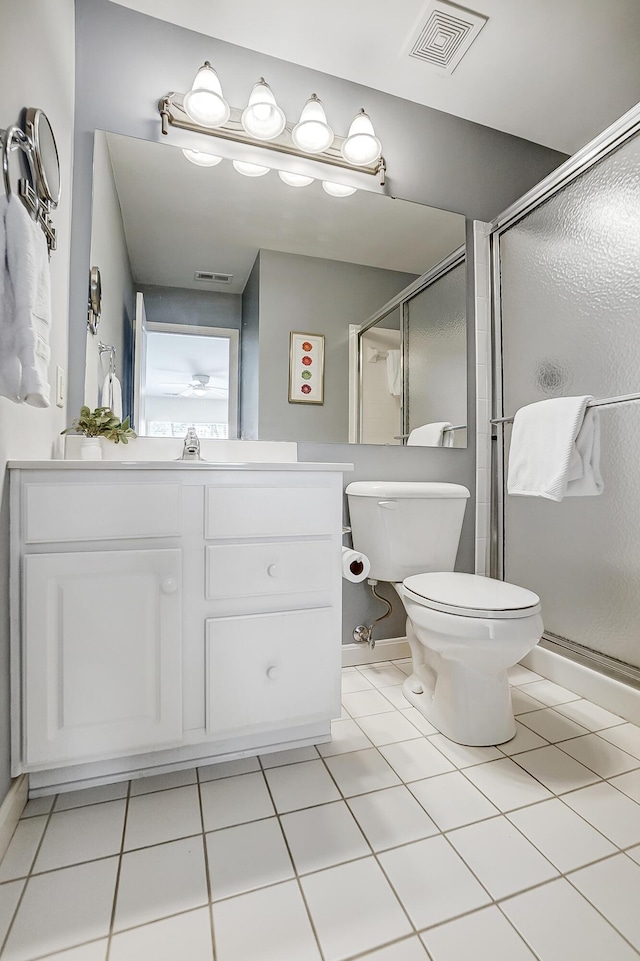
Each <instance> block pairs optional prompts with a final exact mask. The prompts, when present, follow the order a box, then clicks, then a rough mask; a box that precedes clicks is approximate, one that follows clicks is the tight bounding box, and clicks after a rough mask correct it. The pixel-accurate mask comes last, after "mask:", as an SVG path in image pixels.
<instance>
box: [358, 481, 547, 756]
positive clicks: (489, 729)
mask: <svg viewBox="0 0 640 961" xmlns="http://www.w3.org/2000/svg"><path fill="white" fill-rule="evenodd" d="M347 497H348V500H349V513H350V515H351V529H352V532H353V546H354V548H355V549H356V550H358V551H361V552H362V553H364V554H366V555H367V557H368V558H369V560H370V562H371V572H370V577H371V578H373V579H375V580H379V581H391V582H392V583H393V585H394V587H395V588H396V590H397V591H398V593H399V595H400V597H401V598H402V601H403V603H404V606H405V609H406V611H407V615H408V617H407V638H408V641H409V645H410V647H411V656H412V661H413V663H412V673H411V675H410V676H409V677H408V678H407V680H406V681H405V682H404V685H403V692H404V695H405V697H406V698H407V700H408V701H410V702H411V704H413V705H414V706H415V707H416V708H417V709H418V710H419V711H420V712H421V713H422V714H424V716H425V717H426V718H428V720H429V721H431V723H432V724H433V725H434V726H435V727H437V728H438V730H439V731H441V732H442V733H443V734H445V735H446V736H447V737H448V738H450V739H451V740H452V741H457V742H458V743H460V744H470V745H487V744H502V743H503V742H504V741H508V740H510V739H511V738H512V737H513V736H514V735H515V733H516V726H515V720H514V717H513V711H512V708H511V695H510V690H509V682H508V678H507V669H508V668H509V667H512V666H513V665H514V664H516V663H517V662H518V661H519V660H520V659H521V658H522V657H524V655H525V654H527V653H528V652H529V651H530V650H531V649H532V648H533V647H535V645H536V644H537V643H538V641H539V639H540V637H541V635H542V631H543V624H542V617H541V616H540V598H539V597H538V596H537V595H536V594H534V593H533V592H532V591H528V590H526V589H525V588H522V587H516V586H515V585H514V584H507V583H506V582H505V581H498V580H495V579H494V578H491V577H482V576H480V575H477V574H457V573H453V568H454V564H455V559H456V554H457V551H458V542H459V540H460V531H461V530H462V520H463V517H464V511H465V507H466V501H467V498H468V497H469V491H468V490H467V488H466V487H461V486H460V485H459V484H440V483H411V482H397V481H393V482H391V481H357V482H355V483H353V484H349V486H348V487H347Z"/></svg>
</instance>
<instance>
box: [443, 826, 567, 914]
mask: <svg viewBox="0 0 640 961" xmlns="http://www.w3.org/2000/svg"><path fill="white" fill-rule="evenodd" d="M448 838H449V840H450V841H451V843H452V844H453V846H454V847H455V849H456V850H457V852H458V854H460V856H461V857H462V858H463V859H464V861H465V862H466V863H467V864H468V865H469V867H470V868H471V870H472V871H473V873H474V874H475V875H476V877H477V878H478V879H479V880H480V881H481V882H482V884H484V886H485V888H486V889H487V890H488V891H489V893H490V894H491V895H492V897H493V898H495V899H496V900H499V899H500V898H506V897H507V896H508V895H510V894H516V893H517V892H518V891H524V890H525V889H526V888H530V887H533V886H534V885H535V884H541V883H542V882H543V881H550V880H551V878H555V877H557V875H558V871H557V869H556V868H554V867H553V865H552V864H550V863H549V861H547V859H546V858H545V857H543V855H542V854H540V852H539V851H537V850H536V849H535V848H534V846H533V845H532V844H530V843H529V841H527V839H526V838H524V837H523V836H522V834H520V832H519V831H517V830H516V829H515V827H514V826H513V824H511V822H510V821H508V820H507V818H506V817H504V816H501V817H497V818H491V819H490V820H488V821H480V822H479V823H478V824H470V825H469V826H468V827H465V828H459V829H458V830H457V831H450V832H449V834H448Z"/></svg>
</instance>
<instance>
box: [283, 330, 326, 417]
mask: <svg viewBox="0 0 640 961" xmlns="http://www.w3.org/2000/svg"><path fill="white" fill-rule="evenodd" d="M289 403H290V404H324V335H323V334H301V333H299V332H298V331H296V330H292V331H291V333H290V334H289Z"/></svg>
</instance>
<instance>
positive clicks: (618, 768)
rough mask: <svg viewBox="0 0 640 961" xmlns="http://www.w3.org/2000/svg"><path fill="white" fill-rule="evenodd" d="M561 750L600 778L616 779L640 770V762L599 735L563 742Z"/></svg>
mask: <svg viewBox="0 0 640 961" xmlns="http://www.w3.org/2000/svg"><path fill="white" fill-rule="evenodd" d="M559 747H560V750H562V751H564V752H565V753H566V754H570V755H571V757H573V758H575V759H576V761H580V763H581V764H584V765H585V766H586V767H588V768H589V769H590V770H592V771H595V773H596V774H599V775H600V777H604V778H608V777H614V776H615V775H616V774H624V773H625V772H626V771H632V770H634V769H637V768H640V760H638V758H637V757H632V756H631V755H630V754H627V753H626V751H621V750H620V748H619V747H616V746H615V744H609V742H608V741H604V740H603V739H602V738H601V737H600V736H599V735H598V734H587V735H585V736H584V737H576V738H573V739H572V740H571V741H563V742H562V744H560V745H559Z"/></svg>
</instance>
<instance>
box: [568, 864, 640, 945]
mask: <svg viewBox="0 0 640 961" xmlns="http://www.w3.org/2000/svg"><path fill="white" fill-rule="evenodd" d="M569 880H570V881H571V883H572V884H573V885H574V886H575V887H576V888H578V890H579V891H580V892H581V893H582V894H583V895H584V896H585V898H587V899H588V900H589V901H591V903H592V904H593V905H594V907H596V908H597V909H598V910H599V911H600V912H601V913H602V914H604V916H605V917H606V918H607V920H608V921H609V922H610V923H611V924H612V925H613V926H614V928H616V929H617V930H618V931H619V932H620V934H622V935H624V937H625V938H627V940H629V941H631V943H632V944H633V945H634V947H635V948H637V949H638V951H640V912H639V911H638V893H639V892H640V866H639V865H637V864H634V862H633V861H632V860H630V858H628V857H626V855H624V854H618V855H617V857H614V858H607V860H606V861H600V862H599V863H598V864H592V865H591V866H590V867H588V868H582V870H581V871H574V873H573V874H572V875H571V876H570V878H569Z"/></svg>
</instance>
